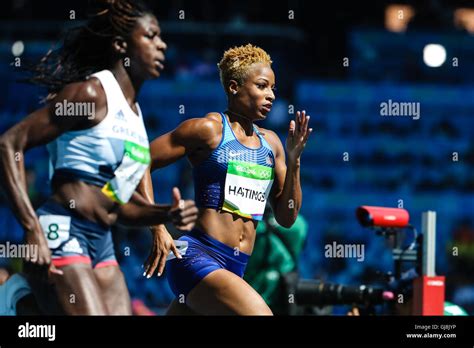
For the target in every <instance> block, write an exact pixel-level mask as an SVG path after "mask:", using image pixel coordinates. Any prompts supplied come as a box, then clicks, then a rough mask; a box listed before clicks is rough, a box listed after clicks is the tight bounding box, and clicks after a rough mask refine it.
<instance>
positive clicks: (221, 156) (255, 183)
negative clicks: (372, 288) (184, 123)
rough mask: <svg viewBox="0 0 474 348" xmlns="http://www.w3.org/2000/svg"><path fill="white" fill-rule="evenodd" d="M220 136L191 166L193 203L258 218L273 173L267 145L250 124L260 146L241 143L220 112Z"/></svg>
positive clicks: (255, 128)
mask: <svg viewBox="0 0 474 348" xmlns="http://www.w3.org/2000/svg"><path fill="white" fill-rule="evenodd" d="M221 118H222V124H223V127H222V138H221V141H220V143H219V145H218V146H217V148H216V149H214V150H213V151H212V153H211V155H210V156H209V157H208V158H207V159H206V160H204V161H203V162H201V163H200V164H199V165H197V166H195V167H194V168H193V177H194V191H195V201H196V205H197V206H198V207H200V208H211V209H216V210H219V211H221V210H222V211H227V212H230V213H233V214H237V215H240V216H242V217H245V218H249V219H254V220H261V219H262V217H263V213H264V211H265V205H266V201H267V199H268V196H269V194H270V190H271V187H272V184H273V179H274V172H275V156H274V153H273V150H272V148H271V146H270V145H269V144H268V142H267V141H266V140H265V138H264V137H263V136H262V135H261V133H260V132H259V130H258V129H257V127H256V126H255V125H254V131H255V133H256V134H257V136H258V138H259V139H260V147H259V148H257V149H252V148H249V147H247V146H245V145H243V144H241V143H240V142H239V141H238V140H237V138H236V137H235V134H234V132H233V130H232V127H231V126H230V124H229V122H228V120H227V118H226V116H225V115H224V114H223V113H221Z"/></svg>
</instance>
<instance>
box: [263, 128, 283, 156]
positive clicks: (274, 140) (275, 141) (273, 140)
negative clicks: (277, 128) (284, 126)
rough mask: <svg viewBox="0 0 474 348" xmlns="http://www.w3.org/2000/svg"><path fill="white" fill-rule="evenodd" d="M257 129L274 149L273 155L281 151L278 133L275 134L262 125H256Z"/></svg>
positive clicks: (281, 146)
mask: <svg viewBox="0 0 474 348" xmlns="http://www.w3.org/2000/svg"><path fill="white" fill-rule="evenodd" d="M257 129H258V130H259V132H260V134H262V136H263V137H264V138H265V140H266V141H267V142H268V143H269V144H270V146H271V147H272V148H273V151H275V155H276V154H277V153H279V152H280V151H283V145H282V143H281V140H280V137H279V136H278V134H276V133H275V132H274V131H272V130H270V129H265V128H262V127H258V126H257Z"/></svg>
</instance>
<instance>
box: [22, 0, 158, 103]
mask: <svg viewBox="0 0 474 348" xmlns="http://www.w3.org/2000/svg"><path fill="white" fill-rule="evenodd" d="M91 5H92V6H91V7H90V8H91V9H92V11H90V12H91V14H89V16H88V17H89V19H88V21H87V23H86V24H85V25H83V26H80V27H75V28H72V29H69V30H68V31H67V32H66V34H65V36H64V39H63V44H62V46H61V47H60V48H59V49H57V50H49V52H48V53H47V54H46V55H45V56H44V57H43V58H41V60H40V62H39V64H37V65H35V66H33V67H29V68H27V70H28V71H29V72H30V73H32V75H33V76H32V77H30V78H28V79H27V80H26V81H28V82H31V83H34V84H37V85H40V86H44V87H46V88H47V89H48V92H49V96H48V97H47V100H49V99H51V98H52V97H54V95H55V94H56V93H57V92H59V91H60V90H61V89H62V88H63V87H64V86H65V85H67V84H69V83H72V82H78V81H83V80H84V79H85V78H86V77H87V76H88V75H90V74H93V73H95V72H97V71H100V70H103V69H110V68H111V66H112V64H113V63H114V59H117V57H116V56H115V55H114V52H113V51H112V45H111V43H112V40H113V38H114V37H115V36H122V37H123V38H125V39H126V38H128V37H129V35H130V34H131V32H132V30H133V28H134V27H135V25H136V22H137V20H138V19H139V18H140V17H143V16H144V15H146V14H151V13H152V12H151V10H150V9H149V8H148V7H147V6H146V5H145V4H144V3H143V2H141V1H140V0H95V1H93V2H92V3H91Z"/></svg>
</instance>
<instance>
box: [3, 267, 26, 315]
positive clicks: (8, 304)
mask: <svg viewBox="0 0 474 348" xmlns="http://www.w3.org/2000/svg"><path fill="white" fill-rule="evenodd" d="M29 293H31V288H30V286H29V285H28V282H27V281H26V279H25V278H24V277H23V276H22V275H20V274H18V273H15V274H14V275H12V276H11V277H10V278H8V280H7V281H6V282H5V283H4V284H3V285H0V315H16V304H17V302H18V301H19V300H20V299H21V298H23V297H25V296H26V295H28V294H29Z"/></svg>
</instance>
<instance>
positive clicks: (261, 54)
mask: <svg viewBox="0 0 474 348" xmlns="http://www.w3.org/2000/svg"><path fill="white" fill-rule="evenodd" d="M256 63H263V64H268V65H269V66H270V65H271V64H272V60H271V58H270V55H269V54H268V53H267V52H265V51H264V50H263V49H261V48H260V47H257V46H253V45H252V44H247V45H245V46H238V47H233V48H229V49H228V50H227V51H225V52H224V56H223V57H222V59H221V61H220V62H219V63H218V64H217V66H218V67H219V76H220V78H221V83H222V86H223V87H224V89H225V90H226V92H227V86H228V84H229V82H230V80H235V81H237V83H238V84H239V85H241V84H243V82H244V81H245V79H246V78H247V73H248V70H249V68H250V67H251V66H252V65H253V64H256Z"/></svg>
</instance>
